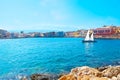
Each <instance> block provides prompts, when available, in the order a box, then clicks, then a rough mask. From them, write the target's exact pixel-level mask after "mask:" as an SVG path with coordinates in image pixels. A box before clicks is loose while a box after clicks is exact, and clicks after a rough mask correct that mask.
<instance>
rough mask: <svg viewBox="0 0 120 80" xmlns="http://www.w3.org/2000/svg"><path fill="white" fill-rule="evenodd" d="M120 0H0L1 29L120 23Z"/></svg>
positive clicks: (58, 29) (68, 28) (35, 28)
mask: <svg viewBox="0 0 120 80" xmlns="http://www.w3.org/2000/svg"><path fill="white" fill-rule="evenodd" d="M119 3H120V0H0V28H2V29H6V30H57V31H60V30H63V31H69V30H77V29H89V28H97V27H101V26H103V25H112V24H113V25H117V26H119V25H120V5H119Z"/></svg>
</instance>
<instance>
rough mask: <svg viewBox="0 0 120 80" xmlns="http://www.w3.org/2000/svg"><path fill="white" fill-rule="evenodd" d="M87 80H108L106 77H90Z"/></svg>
mask: <svg viewBox="0 0 120 80" xmlns="http://www.w3.org/2000/svg"><path fill="white" fill-rule="evenodd" d="M89 80H109V79H108V78H106V77H91V78H90V79H89Z"/></svg>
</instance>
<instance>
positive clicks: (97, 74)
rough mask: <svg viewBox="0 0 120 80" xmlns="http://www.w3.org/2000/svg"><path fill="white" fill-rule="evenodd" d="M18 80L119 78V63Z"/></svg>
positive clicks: (97, 79)
mask: <svg viewBox="0 0 120 80" xmlns="http://www.w3.org/2000/svg"><path fill="white" fill-rule="evenodd" d="M20 80H120V65H118V66H105V67H99V68H91V67H88V66H83V67H76V68H74V69H72V70H71V72H70V73H68V74H60V75H52V74H32V75H31V76H30V78H29V79H28V78H27V77H22V78H21V79H20Z"/></svg>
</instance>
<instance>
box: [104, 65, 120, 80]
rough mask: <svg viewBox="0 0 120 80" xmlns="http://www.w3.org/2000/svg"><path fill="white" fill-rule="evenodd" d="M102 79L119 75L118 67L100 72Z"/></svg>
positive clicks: (119, 68) (119, 69) (119, 67)
mask: <svg viewBox="0 0 120 80" xmlns="http://www.w3.org/2000/svg"><path fill="white" fill-rule="evenodd" d="M102 74H103V76H104V77H109V78H112V77H113V76H115V77H117V75H118V74H120V66H111V67H109V68H107V69H105V70H104V71H102Z"/></svg>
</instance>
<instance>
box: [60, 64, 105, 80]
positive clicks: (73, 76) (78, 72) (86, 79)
mask: <svg viewBox="0 0 120 80" xmlns="http://www.w3.org/2000/svg"><path fill="white" fill-rule="evenodd" d="M101 76H102V73H101V72H99V71H98V70H97V69H94V68H90V67H87V66H84V67H77V68H74V69H72V70H71V72H70V73H69V74H68V75H64V76H62V77H61V78H59V79H58V80H90V79H91V80H92V78H93V80H95V79H96V78H99V77H101ZM91 77H92V78H91ZM102 79H103V80H107V79H106V78H105V79H104V78H102ZM102 79H98V80H102Z"/></svg>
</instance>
